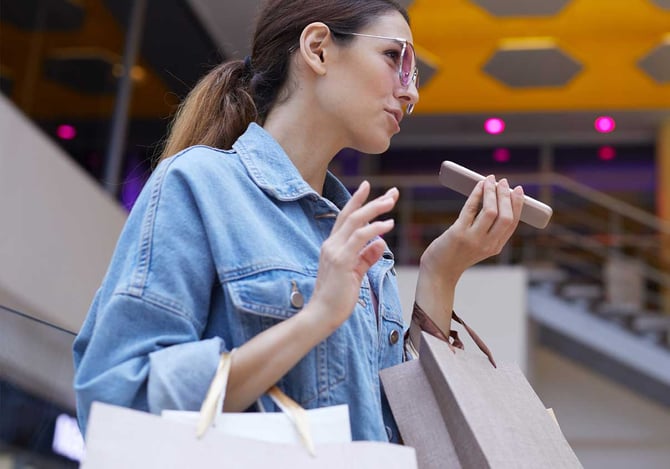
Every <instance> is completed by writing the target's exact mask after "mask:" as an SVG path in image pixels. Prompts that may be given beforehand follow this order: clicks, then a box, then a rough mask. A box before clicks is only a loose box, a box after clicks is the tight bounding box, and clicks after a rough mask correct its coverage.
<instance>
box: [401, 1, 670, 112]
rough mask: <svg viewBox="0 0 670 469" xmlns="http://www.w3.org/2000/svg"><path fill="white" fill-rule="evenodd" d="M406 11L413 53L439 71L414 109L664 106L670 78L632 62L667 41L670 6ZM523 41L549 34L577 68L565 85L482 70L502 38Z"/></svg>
mask: <svg viewBox="0 0 670 469" xmlns="http://www.w3.org/2000/svg"><path fill="white" fill-rule="evenodd" d="M537 1H542V0H537ZM409 13H410V16H411V19H412V30H413V34H414V42H415V44H416V45H417V53H418V54H419V55H420V56H421V57H422V58H423V59H425V60H427V61H428V62H432V63H433V64H434V65H435V66H436V67H437V69H438V71H437V73H436V74H435V75H434V76H433V78H432V79H431V80H430V82H428V83H427V84H426V85H425V86H423V87H422V88H421V90H420V91H421V102H420V103H419V105H418V106H417V108H416V112H417V113H461V112H518V111H519V112H523V111H542V112H554V111H556V112H560V111H585V110H602V109H617V110H636V109H669V108H670V83H664V84H658V83H656V82H655V81H654V80H653V79H652V78H651V77H650V76H648V75H646V74H645V73H644V72H643V71H642V70H641V69H639V68H638V66H637V62H638V61H639V60H640V59H641V58H643V57H644V56H645V55H646V54H648V53H649V52H650V51H651V50H652V49H654V48H655V47H656V46H658V45H660V44H662V43H663V42H664V41H666V42H668V43H670V10H664V9H662V8H660V7H659V6H657V5H655V4H654V3H653V2H652V0H572V1H569V2H567V5H566V6H565V7H564V8H563V10H561V11H560V12H559V13H558V14H556V15H554V16H551V17H541V18H531V17H525V18H503V17H495V16H493V15H492V14H490V13H489V12H488V11H486V10H485V9H483V8H482V7H480V6H478V5H477V4H476V3H475V2H474V1H470V0H415V1H414V3H413V4H412V5H411V7H410V9H409ZM528 38H543V39H546V38H551V39H553V41H554V42H555V43H556V45H557V46H558V47H560V49H561V50H562V51H563V52H564V53H566V54H567V55H569V56H570V57H572V58H573V59H574V60H576V61H577V62H580V63H581V64H582V70H581V71H580V72H579V73H577V74H576V75H575V77H574V78H573V79H572V80H571V81H569V82H568V83H567V84H566V85H565V86H562V87H544V88H532V89H518V88H511V87H508V86H507V85H505V84H504V83H501V82H499V81H497V80H496V79H494V78H493V77H491V76H489V75H487V74H486V73H484V72H483V71H482V67H483V66H484V65H485V64H486V62H487V61H488V60H489V59H490V58H491V56H492V55H493V54H494V52H495V51H496V50H497V49H499V48H500V47H502V45H504V44H505V43H506V41H509V40H519V39H528Z"/></svg>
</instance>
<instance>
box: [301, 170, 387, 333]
mask: <svg viewBox="0 0 670 469" xmlns="http://www.w3.org/2000/svg"><path fill="white" fill-rule="evenodd" d="M369 194H370V184H369V183H368V182H367V181H363V182H362V183H361V185H360V186H359V187H358V189H357V190H356V192H354V194H353V196H352V198H351V199H350V200H349V202H347V204H346V205H345V206H344V208H343V209H342V211H341V212H340V214H339V216H338V217H337V220H336V221H335V225H334V226H333V230H332V232H331V233H330V236H329V237H328V239H326V240H325V241H324V242H323V245H322V246H321V256H320V259H319V272H318V275H317V278H316V286H315V288H314V294H313V295H312V299H311V300H310V302H309V309H310V314H319V315H321V317H322V319H323V320H324V321H327V322H328V324H330V327H331V328H332V330H335V329H336V328H337V327H339V326H340V325H341V324H342V323H343V322H344V321H346V320H347V319H348V318H349V316H350V315H351V313H352V312H353V310H354V306H355V304H356V301H357V300H358V295H359V291H360V288H361V283H362V281H363V276H364V275H365V274H366V272H367V271H368V269H369V268H370V267H371V266H372V265H373V264H374V263H375V262H377V261H378V260H379V258H380V257H381V255H382V254H383V252H384V246H385V244H384V242H383V241H382V240H381V239H375V238H377V236H381V235H383V234H385V233H387V232H389V231H391V229H393V226H394V221H393V219H388V220H384V221H374V222H373V221H372V220H374V219H375V218H376V217H378V216H379V215H381V214H384V213H387V212H389V211H390V210H391V209H392V208H393V207H394V206H395V204H396V202H397V200H398V189H396V188H395V187H394V188H392V189H389V190H388V191H387V192H386V193H385V194H384V195H382V196H381V197H378V198H376V199H374V200H372V201H370V202H368V203H365V201H366V199H367V198H368V195H369Z"/></svg>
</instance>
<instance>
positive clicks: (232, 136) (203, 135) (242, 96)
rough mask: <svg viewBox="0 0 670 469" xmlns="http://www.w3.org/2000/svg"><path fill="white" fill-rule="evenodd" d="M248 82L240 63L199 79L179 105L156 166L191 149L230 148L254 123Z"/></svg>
mask: <svg viewBox="0 0 670 469" xmlns="http://www.w3.org/2000/svg"><path fill="white" fill-rule="evenodd" d="M250 78H251V77H250V73H249V68H248V67H246V66H245V63H244V61H242V60H233V61H230V62H225V63H223V64H220V65H218V66H217V67H215V68H213V69H212V70H211V71H210V72H209V73H207V75H205V76H204V77H203V78H202V79H200V81H199V82H198V83H197V84H196V85H195V87H194V88H193V89H192V90H191V92H190V93H189V94H188V96H187V97H186V99H185V100H184V101H183V102H182V103H181V104H180V106H179V109H178V110H177V113H176V114H175V117H174V119H173V121H172V124H171V126H170V132H169V135H168V137H167V140H166V142H165V147H164V149H163V152H162V153H161V155H160V157H159V158H158V162H160V161H162V160H163V159H165V158H167V157H169V156H172V155H174V154H176V153H178V152H180V151H182V150H184V149H186V148H188V147H190V146H193V145H208V146H211V147H215V148H221V149H229V148H231V147H232V146H233V143H234V142H235V140H237V138H238V137H239V136H240V135H242V134H243V133H244V131H245V130H246V129H247V127H248V126H249V124H250V123H251V122H254V121H256V120H257V111H256V105H255V104H254V100H253V97H252V96H251V94H250V92H249V89H248V87H249V80H250Z"/></svg>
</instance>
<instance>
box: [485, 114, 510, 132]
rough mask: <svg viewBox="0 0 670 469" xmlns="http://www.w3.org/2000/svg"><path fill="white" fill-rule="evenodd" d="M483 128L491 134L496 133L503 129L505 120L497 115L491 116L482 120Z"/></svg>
mask: <svg viewBox="0 0 670 469" xmlns="http://www.w3.org/2000/svg"><path fill="white" fill-rule="evenodd" d="M484 130H486V132H487V133H489V134H491V135H498V134H501V133H503V132H504V131H505V121H504V120H502V119H499V118H497V117H492V118H491V119H487V120H486V122H484Z"/></svg>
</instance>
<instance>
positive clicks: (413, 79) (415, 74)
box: [331, 28, 419, 114]
mask: <svg viewBox="0 0 670 469" xmlns="http://www.w3.org/2000/svg"><path fill="white" fill-rule="evenodd" d="M331 31H332V32H333V33H335V34H339V35H342V36H360V37H371V38H373V39H386V40H387V41H395V42H397V43H399V44H401V45H402V50H401V51H400V61H399V62H398V79H399V80H400V86H402V87H403V88H405V89H407V88H409V85H410V84H411V83H414V87H415V88H416V89H417V90H418V89H419V68H418V67H417V66H416V51H415V50H414V46H413V45H412V43H411V42H409V41H408V40H407V39H403V38H400V37H390V36H377V35H374V34H363V33H345V32H341V31H336V30H333V29H332V28H331ZM408 47H409V49H410V50H411V51H412V57H413V58H414V69H413V70H412V73H411V74H410V75H409V76H408V77H407V78H403V77H404V74H403V72H402V66H403V62H404V60H405V52H407V48H408ZM405 82H406V83H405ZM412 111H414V103H410V104H408V105H407V106H406V107H405V114H411V113H412Z"/></svg>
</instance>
